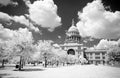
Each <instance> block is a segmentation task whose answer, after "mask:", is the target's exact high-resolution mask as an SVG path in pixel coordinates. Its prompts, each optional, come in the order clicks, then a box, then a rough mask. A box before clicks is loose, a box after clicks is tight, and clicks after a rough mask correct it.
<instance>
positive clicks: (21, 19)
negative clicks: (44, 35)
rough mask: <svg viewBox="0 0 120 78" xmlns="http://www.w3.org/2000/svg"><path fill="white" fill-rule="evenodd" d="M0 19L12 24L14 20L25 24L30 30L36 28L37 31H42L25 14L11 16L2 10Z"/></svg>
mask: <svg viewBox="0 0 120 78" xmlns="http://www.w3.org/2000/svg"><path fill="white" fill-rule="evenodd" d="M0 21H3V22H7V23H10V24H11V23H12V21H14V22H18V23H20V24H23V25H25V26H26V27H27V28H29V29H30V30H34V31H35V32H40V30H39V28H38V27H35V26H34V25H33V23H32V22H29V19H27V18H26V17H25V16H24V15H20V16H10V15H8V14H7V13H3V12H0ZM40 33H41V32H40Z"/></svg>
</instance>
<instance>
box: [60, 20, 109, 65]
mask: <svg viewBox="0 0 120 78" xmlns="http://www.w3.org/2000/svg"><path fill="white" fill-rule="evenodd" d="M81 39H82V37H81V36H80V33H79V31H78V28H77V27H76V26H75V25H74V21H72V25H71V27H70V28H69V29H68V31H67V32H66V38H65V41H64V44H61V45H60V47H61V48H62V49H63V50H65V52H67V54H68V55H75V56H76V57H78V58H79V57H84V55H85V56H86V57H84V58H85V59H86V60H88V62H89V63H91V64H104V63H105V59H106V52H107V50H101V49H92V50H91V49H89V48H87V47H86V48H84V47H85V46H84V45H83V44H82V42H81Z"/></svg>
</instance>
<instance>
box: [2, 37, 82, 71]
mask: <svg viewBox="0 0 120 78" xmlns="http://www.w3.org/2000/svg"><path fill="white" fill-rule="evenodd" d="M52 44H53V42H52V41H49V40H47V41H43V40H40V41H38V42H37V43H34V40H33V39H32V38H31V40H29V39H24V40H19V39H17V38H16V39H15V40H9V41H0V61H1V62H2V66H3V67H4V62H5V60H8V62H14V63H19V70H21V68H22V67H23V65H25V63H28V62H36V61H37V62H40V61H42V62H44V63H45V67H46V66H47V65H48V63H49V65H57V66H58V65H59V64H63V65H64V64H65V63H67V64H68V63H71V64H74V63H78V62H80V60H79V59H78V58H77V57H76V56H73V55H67V52H65V51H64V50H62V49H60V48H59V47H55V46H53V45H52ZM16 58H18V60H17V59H16Z"/></svg>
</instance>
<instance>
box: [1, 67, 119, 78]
mask: <svg viewBox="0 0 120 78" xmlns="http://www.w3.org/2000/svg"><path fill="white" fill-rule="evenodd" d="M0 78H120V68H118V67H111V66H103V65H97V66H95V65H74V66H65V67H57V68H43V67H41V66H35V67H34V66H30V67H29V66H27V67H25V68H24V70H23V71H16V70H15V68H5V69H1V70H0Z"/></svg>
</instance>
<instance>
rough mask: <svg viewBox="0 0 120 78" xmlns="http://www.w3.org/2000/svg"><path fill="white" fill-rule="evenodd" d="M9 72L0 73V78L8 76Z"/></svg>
mask: <svg viewBox="0 0 120 78" xmlns="http://www.w3.org/2000/svg"><path fill="white" fill-rule="evenodd" d="M9 75H10V74H7V73H2V74H1V73H0V78H3V77H5V76H9Z"/></svg>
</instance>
